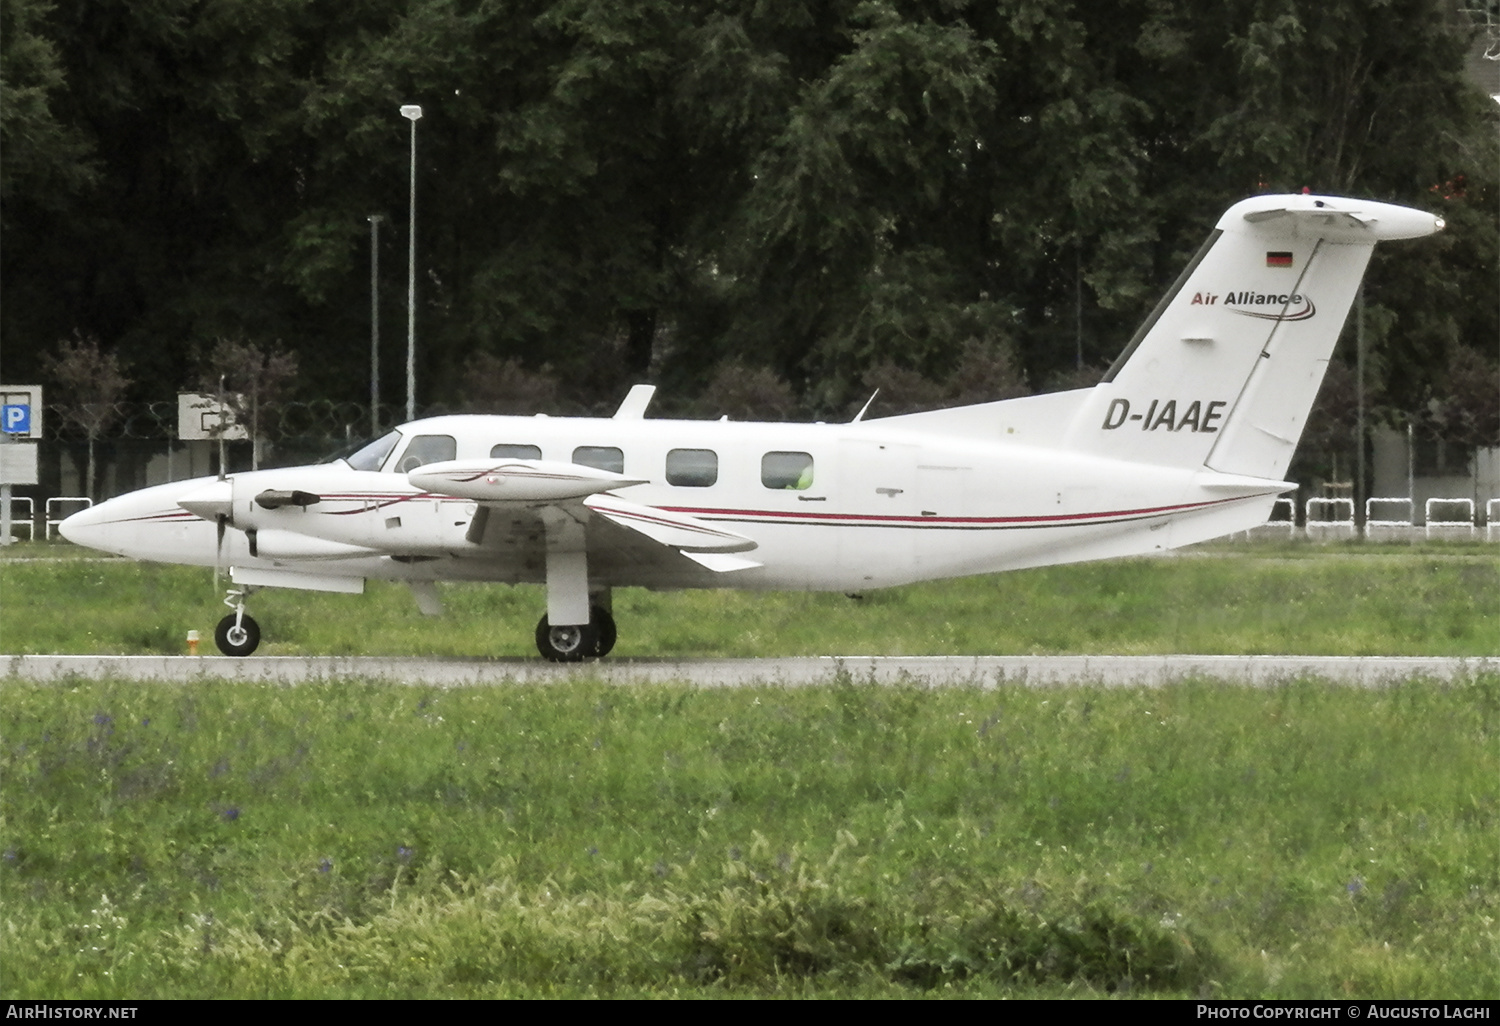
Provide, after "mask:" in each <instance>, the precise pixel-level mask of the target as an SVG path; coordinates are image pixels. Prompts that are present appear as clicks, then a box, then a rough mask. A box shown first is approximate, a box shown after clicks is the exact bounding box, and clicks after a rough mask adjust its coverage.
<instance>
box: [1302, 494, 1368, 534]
mask: <svg viewBox="0 0 1500 1026" xmlns="http://www.w3.org/2000/svg"><path fill="white" fill-rule="evenodd" d="M1302 513H1303V520H1304V522H1305V523H1306V526H1307V536H1308V537H1309V538H1323V539H1327V538H1353V537H1354V535H1355V528H1354V500H1353V499H1345V498H1320V497H1318V496H1314V497H1312V498H1310V499H1308V500H1307V501H1306V502H1305V503H1303V504H1302Z"/></svg>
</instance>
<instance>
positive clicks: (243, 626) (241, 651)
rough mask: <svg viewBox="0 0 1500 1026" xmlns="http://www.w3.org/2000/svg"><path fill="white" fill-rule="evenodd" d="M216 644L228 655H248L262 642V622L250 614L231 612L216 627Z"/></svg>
mask: <svg viewBox="0 0 1500 1026" xmlns="http://www.w3.org/2000/svg"><path fill="white" fill-rule="evenodd" d="M236 620H237V621H239V622H238V623H236V622H235V621H236ZM214 644H216V645H218V646H219V651H220V652H223V653H224V654H225V655H227V656H247V655H249V654H250V653H251V652H254V651H255V649H256V646H258V645H259V644H260V624H258V623H256V622H255V619H254V618H253V617H251V616H250V615H249V614H236V613H230V614H229V615H228V616H226V617H224V619H222V620H220V621H219V626H217V627H215V628H214Z"/></svg>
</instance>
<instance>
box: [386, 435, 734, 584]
mask: <svg viewBox="0 0 1500 1026" xmlns="http://www.w3.org/2000/svg"><path fill="white" fill-rule="evenodd" d="M407 479H408V480H409V481H410V482H411V483H412V484H413V485H415V486H416V487H418V488H421V489H423V490H424V491H428V492H432V493H434V494H438V495H452V496H456V497H459V498H466V499H472V500H474V501H475V502H477V503H478V504H479V509H478V510H477V511H476V513H475V516H474V520H473V522H472V523H471V524H470V527H469V532H468V536H467V538H468V541H469V542H470V543H472V544H475V545H479V546H482V547H484V548H486V549H490V548H494V547H495V546H496V545H497V544H499V545H503V546H505V547H511V546H514V545H517V544H519V545H521V546H522V547H525V543H526V540H527V537H528V536H530V539H531V540H540V539H538V538H537V537H536V532H535V531H532V530H528V526H529V525H531V524H535V525H538V526H540V527H541V528H542V529H543V530H544V531H547V532H549V533H552V534H556V533H557V532H558V525H560V524H564V523H566V522H567V521H572V522H574V523H576V524H578V525H579V526H581V527H583V528H584V529H585V531H586V532H587V533H588V534H590V535H592V536H593V537H590V538H589V540H588V550H589V552H590V560H591V561H594V559H595V554H596V553H597V555H598V557H602V559H601V560H600V561H601V562H603V563H605V564H608V563H614V562H621V561H623V562H629V563H635V564H639V563H642V562H655V561H658V560H659V559H660V558H661V557H662V556H666V555H667V554H668V553H669V552H672V551H674V550H675V552H676V553H680V554H681V555H683V556H686V557H687V558H688V559H691V560H693V561H694V562H695V563H698V564H699V565H700V566H703V567H706V568H707V569H709V570H712V571H714V572H716V573H727V572H730V571H733V570H744V569H749V568H751V567H756V566H760V565H761V564H760V563H757V562H755V561H754V560H751V559H746V558H744V557H742V556H737V555H735V553H740V552H747V551H749V550H751V549H754V548H755V547H756V544H757V543H756V542H755V540H754V539H753V538H748V537H746V536H745V535H743V534H738V533H736V532H734V531H728V530H725V529H723V528H721V527H718V526H717V525H715V524H712V523H709V522H708V521H706V520H700V519H699V518H697V517H694V516H690V515H688V514H686V513H678V512H674V511H671V510H665V509H661V508H659V507H656V506H646V505H642V504H641V503H637V502H630V501H628V500H626V499H622V498H620V497H619V496H617V495H611V494H609V492H610V491H611V490H613V489H616V488H624V487H628V486H629V485H635V484H644V483H645V482H644V481H643V480H642V479H640V478H629V477H625V476H624V475H623V474H616V473H613V472H611V471H608V470H599V469H597V468H594V467H585V466H580V465H578V464H575V463H558V462H552V461H546V460H526V459H500V460H449V461H446V462H443V463H432V464H428V465H426V466H423V467H419V468H418V469H416V470H413V471H411V472H410V473H409V474H408V475H407ZM595 517H597V518H598V519H600V520H602V521H604V522H605V523H607V524H609V525H613V527H616V528H624V529H625V530H624V532H623V533H622V532H619V531H611V530H596V528H598V527H602V526H603V525H599V524H594V523H591V520H592V519H593V518H595ZM574 530H576V528H574ZM502 539H503V540H502ZM643 541H648V542H650V543H653V544H648V545H642V544H641V542H643ZM601 550H603V551H601Z"/></svg>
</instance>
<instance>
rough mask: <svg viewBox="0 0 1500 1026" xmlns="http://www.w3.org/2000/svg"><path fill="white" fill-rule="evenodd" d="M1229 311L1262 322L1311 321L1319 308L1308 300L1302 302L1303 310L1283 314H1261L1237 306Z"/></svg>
mask: <svg viewBox="0 0 1500 1026" xmlns="http://www.w3.org/2000/svg"><path fill="white" fill-rule="evenodd" d="M1229 309H1231V310H1233V311H1234V312H1235V313H1237V314H1239V315H1240V316H1241V317H1254V318H1256V319H1258V320H1262V321H1310V320H1312V318H1313V317H1314V316H1315V315H1316V314H1317V312H1318V309H1317V307H1315V306H1313V301H1312V300H1311V299H1306V298H1304V299H1303V300H1302V309H1300V310H1291V311H1283V312H1281V313H1260V312H1259V311H1257V310H1241V309H1240V308H1239V307H1237V306H1232V307H1230V308H1229Z"/></svg>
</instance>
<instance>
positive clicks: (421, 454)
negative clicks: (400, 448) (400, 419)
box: [396, 435, 458, 474]
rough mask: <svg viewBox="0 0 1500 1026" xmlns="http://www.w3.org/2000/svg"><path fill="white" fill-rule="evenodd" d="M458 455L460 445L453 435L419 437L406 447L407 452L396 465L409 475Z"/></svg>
mask: <svg viewBox="0 0 1500 1026" xmlns="http://www.w3.org/2000/svg"><path fill="white" fill-rule="evenodd" d="M457 455H458V443H457V442H455V441H454V440H453V436H452V435H417V436H416V437H415V438H413V439H412V440H411V444H410V445H408V446H407V447H406V452H404V453H402V454H401V461H400V462H399V463H397V464H396V469H397V470H399V471H400V472H401V473H403V474H409V473H411V472H412V471H413V470H416V469H417V468H418V467H425V466H426V465H427V464H429V463H442V462H443V461H444V460H451V459H454V458H455V457H456V456H457Z"/></svg>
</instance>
